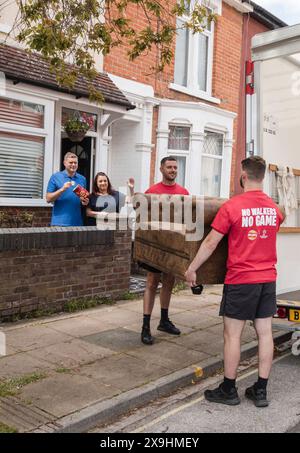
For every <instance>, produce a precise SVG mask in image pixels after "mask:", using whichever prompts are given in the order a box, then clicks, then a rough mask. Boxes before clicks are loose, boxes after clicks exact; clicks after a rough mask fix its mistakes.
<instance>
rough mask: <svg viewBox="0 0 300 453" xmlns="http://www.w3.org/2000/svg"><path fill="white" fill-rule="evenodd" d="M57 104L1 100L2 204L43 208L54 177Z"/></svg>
mask: <svg viewBox="0 0 300 453" xmlns="http://www.w3.org/2000/svg"><path fill="white" fill-rule="evenodd" d="M53 123H54V103H53V102H52V101H48V100H44V99H40V98H35V97H33V96H32V97H31V96H29V95H25V94H19V93H14V92H11V93H8V94H7V96H5V97H4V96H3V97H0V204H1V205H2V206H5V205H15V206H18V205H19V206H43V205H44V204H45V202H44V201H43V198H44V195H45V190H46V185H47V183H48V180H49V178H50V176H51V174H52V161H53Z"/></svg>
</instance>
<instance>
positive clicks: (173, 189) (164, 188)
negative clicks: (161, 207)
mask: <svg viewBox="0 0 300 453" xmlns="http://www.w3.org/2000/svg"><path fill="white" fill-rule="evenodd" d="M145 193H155V194H157V195H189V192H188V191H187V190H186V189H185V188H184V187H182V186H180V185H179V184H177V183H175V184H173V185H172V186H169V185H167V184H164V183H163V182H159V183H158V184H154V185H153V186H151V187H149V189H148V190H146V192H145Z"/></svg>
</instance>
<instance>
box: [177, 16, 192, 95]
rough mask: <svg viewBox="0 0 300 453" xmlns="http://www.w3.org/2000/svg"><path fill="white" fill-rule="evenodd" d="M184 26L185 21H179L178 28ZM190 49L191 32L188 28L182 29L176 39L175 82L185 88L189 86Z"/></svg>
mask: <svg viewBox="0 0 300 453" xmlns="http://www.w3.org/2000/svg"><path fill="white" fill-rule="evenodd" d="M183 24H184V22H183V21H181V20H177V28H179V27H182V25H183ZM188 49H189V31H188V30H187V29H186V28H183V29H182V28H180V30H178V31H177V37H176V49H175V75H174V81H175V83H177V84H178V85H181V86H185V87H186V86H187V68H188Z"/></svg>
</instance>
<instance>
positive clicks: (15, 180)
mask: <svg viewBox="0 0 300 453" xmlns="http://www.w3.org/2000/svg"><path fill="white" fill-rule="evenodd" d="M43 169H44V138H41V137H34V136H28V135H21V134H13V133H4V132H0V197H4V198H32V199H40V198H43Z"/></svg>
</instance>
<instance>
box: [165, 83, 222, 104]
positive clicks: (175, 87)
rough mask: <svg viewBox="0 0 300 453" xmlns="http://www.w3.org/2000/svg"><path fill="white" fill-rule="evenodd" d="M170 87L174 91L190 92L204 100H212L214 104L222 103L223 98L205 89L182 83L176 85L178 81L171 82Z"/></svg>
mask: <svg viewBox="0 0 300 453" xmlns="http://www.w3.org/2000/svg"><path fill="white" fill-rule="evenodd" d="M169 88H170V89H171V90H174V91H179V92H180V93H184V94H188V95H189V96H194V97H196V98H199V99H203V100H204V101H208V102H212V103H213V104H221V100H220V99H217V98H214V97H213V96H210V95H209V94H207V93H204V92H203V91H198V90H193V89H191V88H188V87H183V86H181V85H176V83H170V85H169Z"/></svg>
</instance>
